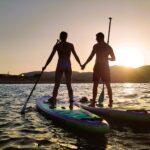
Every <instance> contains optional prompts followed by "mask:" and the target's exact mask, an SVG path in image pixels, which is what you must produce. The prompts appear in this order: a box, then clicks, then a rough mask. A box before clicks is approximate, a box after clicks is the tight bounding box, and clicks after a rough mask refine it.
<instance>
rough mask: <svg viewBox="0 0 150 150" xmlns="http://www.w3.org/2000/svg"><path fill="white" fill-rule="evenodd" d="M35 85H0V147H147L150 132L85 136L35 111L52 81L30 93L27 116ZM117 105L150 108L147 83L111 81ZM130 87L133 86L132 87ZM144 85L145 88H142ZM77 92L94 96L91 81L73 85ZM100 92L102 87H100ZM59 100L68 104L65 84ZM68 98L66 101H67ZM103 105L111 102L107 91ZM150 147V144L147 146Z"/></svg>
mask: <svg viewBox="0 0 150 150" xmlns="http://www.w3.org/2000/svg"><path fill="white" fill-rule="evenodd" d="M32 87H33V85H32V84H30V85H0V149H11V150H13V149H14V150H16V149H19V148H20V149H21V150H24V149H25V150H34V149H38V150H39V149H43V150H45V149H48V150H49V149H91V150H92V149H95V150H97V149H107V150H112V149H118V148H119V147H120V149H122V150H123V149H148V148H149V147H150V144H149V141H150V134H148V133H146V134H134V133H133V132H132V131H130V130H129V129H123V130H121V131H116V130H111V131H110V133H108V134H107V135H106V137H105V138H101V137H98V138H95V137H94V138H88V139H86V138H82V137H81V136H79V135H76V134H74V133H72V132H69V131H66V130H65V129H63V128H61V127H59V126H56V125H55V124H54V123H53V122H52V121H51V120H47V119H45V118H44V117H43V116H42V115H40V114H39V113H37V111H36V110H35V102H36V100H37V99H38V98H39V97H41V96H43V95H45V94H46V95H48V94H50V93H51V92H52V89H53V84H50V85H42V84H41V85H38V86H37V88H36V90H35V91H34V93H33V95H32V96H31V98H30V100H29V103H28V105H27V107H29V109H28V111H27V113H26V115H25V116H21V115H20V110H21V108H22V107H23V105H24V103H25V101H26V99H27V97H28V96H29V93H30V92H31V89H32ZM112 87H113V91H114V95H113V96H114V107H115V108H117V109H128V108H134V109H135V108H139V109H141V108H146V109H148V108H150V97H149V92H150V91H149V85H148V84H140V88H139V84H130V85H128V84H112ZM129 87H130V88H129ZM141 88H142V90H141ZM73 89H74V95H75V96H78V97H83V96H87V97H88V98H89V99H90V98H91V97H92V84H73ZM98 90H99V92H101V86H99V89H98ZM58 99H59V101H60V103H61V104H64V105H67V106H68V93H67V88H66V86H65V85H61V86H60V90H59V94H58ZM64 101H65V102H64ZM104 105H105V106H107V105H108V96H107V92H105V101H104ZM148 146H149V147H148Z"/></svg>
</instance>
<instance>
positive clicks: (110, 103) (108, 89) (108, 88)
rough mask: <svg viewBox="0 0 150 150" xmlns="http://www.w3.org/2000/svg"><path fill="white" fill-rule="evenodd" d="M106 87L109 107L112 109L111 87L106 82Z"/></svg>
mask: <svg viewBox="0 0 150 150" xmlns="http://www.w3.org/2000/svg"><path fill="white" fill-rule="evenodd" d="M106 87H107V91H108V96H109V105H108V106H109V107H112V105H113V100H112V89H111V86H110V83H109V82H107V83H106Z"/></svg>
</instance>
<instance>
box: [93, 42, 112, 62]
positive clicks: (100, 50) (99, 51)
mask: <svg viewBox="0 0 150 150" xmlns="http://www.w3.org/2000/svg"><path fill="white" fill-rule="evenodd" d="M93 50H94V51H95V53H96V63H103V64H108V57H109V55H112V54H113V50H112V48H111V47H110V46H109V45H108V44H107V43H105V42H98V43H97V44H95V45H94V47H93Z"/></svg>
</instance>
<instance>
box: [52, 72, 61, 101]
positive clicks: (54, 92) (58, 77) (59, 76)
mask: <svg viewBox="0 0 150 150" xmlns="http://www.w3.org/2000/svg"><path fill="white" fill-rule="evenodd" d="M62 74H63V72H62V71H58V70H56V74H55V85H54V89H53V99H54V100H56V97H57V94H58V88H59V86H60V80H61V77H62Z"/></svg>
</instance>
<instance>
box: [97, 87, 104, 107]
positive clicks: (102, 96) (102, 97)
mask: <svg viewBox="0 0 150 150" xmlns="http://www.w3.org/2000/svg"><path fill="white" fill-rule="evenodd" d="M103 101H104V84H103V89H102V92H101V94H100V96H99V99H98V102H99V105H100V104H101V103H103Z"/></svg>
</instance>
